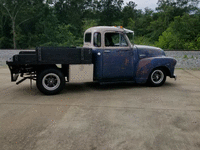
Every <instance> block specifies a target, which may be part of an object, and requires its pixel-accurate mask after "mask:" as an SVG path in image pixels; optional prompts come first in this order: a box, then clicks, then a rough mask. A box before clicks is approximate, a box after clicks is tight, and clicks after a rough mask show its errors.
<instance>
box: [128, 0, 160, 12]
mask: <svg viewBox="0 0 200 150" xmlns="http://www.w3.org/2000/svg"><path fill="white" fill-rule="evenodd" d="M129 1H131V0H124V4H126V3H128V2H129ZM132 1H133V2H135V3H136V4H137V7H136V9H142V10H144V8H145V7H148V8H151V9H153V10H155V8H156V7H157V6H158V5H157V2H158V0H132Z"/></svg>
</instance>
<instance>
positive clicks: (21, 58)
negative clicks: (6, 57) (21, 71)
mask: <svg viewBox="0 0 200 150" xmlns="http://www.w3.org/2000/svg"><path fill="white" fill-rule="evenodd" d="M6 63H7V64H8V65H9V66H11V65H45V64H91V63H92V49H88V48H69V47H37V48H36V50H35V51H26V52H24V51H21V52H19V54H17V55H14V56H13V59H12V61H7V62H6Z"/></svg>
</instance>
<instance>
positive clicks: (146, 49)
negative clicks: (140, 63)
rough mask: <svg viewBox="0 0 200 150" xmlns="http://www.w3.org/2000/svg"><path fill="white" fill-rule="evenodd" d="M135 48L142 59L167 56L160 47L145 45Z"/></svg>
mask: <svg viewBox="0 0 200 150" xmlns="http://www.w3.org/2000/svg"><path fill="white" fill-rule="evenodd" d="M134 47H136V48H137V50H138V54H139V57H140V58H147V57H157V56H165V52H164V51H163V50H162V49H161V48H158V47H154V46H145V45H134Z"/></svg>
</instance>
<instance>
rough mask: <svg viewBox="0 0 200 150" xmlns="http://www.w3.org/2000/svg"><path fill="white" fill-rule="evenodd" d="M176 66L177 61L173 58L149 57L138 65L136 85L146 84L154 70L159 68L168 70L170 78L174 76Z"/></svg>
mask: <svg viewBox="0 0 200 150" xmlns="http://www.w3.org/2000/svg"><path fill="white" fill-rule="evenodd" d="M175 65H176V60H175V59H174V58H171V57H165V56H162V57H149V58H144V59H141V60H140V61H139V62H138V64H137V71H136V76H135V80H136V83H146V81H147V79H148V77H149V74H150V73H151V72H152V70H153V69H155V68H158V67H163V68H167V70H168V72H169V73H168V74H167V75H169V76H170V77H172V76H173V74H174V67H175Z"/></svg>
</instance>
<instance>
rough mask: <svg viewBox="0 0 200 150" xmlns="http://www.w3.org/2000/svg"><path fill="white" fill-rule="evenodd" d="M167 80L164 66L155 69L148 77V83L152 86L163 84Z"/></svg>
mask: <svg viewBox="0 0 200 150" xmlns="http://www.w3.org/2000/svg"><path fill="white" fill-rule="evenodd" d="M165 81H166V73H165V71H164V70H163V69H162V68H157V69H154V70H153V71H152V72H151V73H150V75H149V78H148V83H149V84H150V85H151V86H161V85H163V84H164V83H165Z"/></svg>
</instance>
